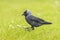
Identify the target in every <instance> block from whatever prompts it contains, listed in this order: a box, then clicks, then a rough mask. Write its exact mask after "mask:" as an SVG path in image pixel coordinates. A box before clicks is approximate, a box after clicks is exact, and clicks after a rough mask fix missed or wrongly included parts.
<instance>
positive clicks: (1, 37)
mask: <svg viewBox="0 0 60 40" xmlns="http://www.w3.org/2000/svg"><path fill="white" fill-rule="evenodd" d="M26 9H29V10H30V11H31V12H32V14H33V15H34V16H37V17H39V18H42V19H45V20H46V21H49V22H52V23H53V24H51V25H43V26H40V27H38V28H35V30H33V31H31V32H28V31H25V30H24V28H23V27H24V26H26V27H30V25H29V24H28V23H27V22H26V21H25V19H24V17H23V16H22V14H23V12H24V10H26ZM0 40H60V0H0Z"/></svg>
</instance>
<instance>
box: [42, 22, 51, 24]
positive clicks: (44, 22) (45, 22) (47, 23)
mask: <svg viewBox="0 0 60 40" xmlns="http://www.w3.org/2000/svg"><path fill="white" fill-rule="evenodd" d="M43 24H52V23H51V22H44V23H43Z"/></svg>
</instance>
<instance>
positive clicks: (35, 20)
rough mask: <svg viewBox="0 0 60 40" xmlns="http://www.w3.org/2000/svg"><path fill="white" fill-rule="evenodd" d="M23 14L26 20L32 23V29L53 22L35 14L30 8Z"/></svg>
mask: <svg viewBox="0 0 60 40" xmlns="http://www.w3.org/2000/svg"><path fill="white" fill-rule="evenodd" d="M23 15H24V16H25V19H26V21H27V22H28V23H29V24H30V25H31V28H32V30H34V27H39V26H41V25H44V24H52V23H50V22H46V21H45V20H43V19H41V18H37V17H35V16H33V15H32V14H31V12H30V11H29V10H25V11H24V13H23Z"/></svg>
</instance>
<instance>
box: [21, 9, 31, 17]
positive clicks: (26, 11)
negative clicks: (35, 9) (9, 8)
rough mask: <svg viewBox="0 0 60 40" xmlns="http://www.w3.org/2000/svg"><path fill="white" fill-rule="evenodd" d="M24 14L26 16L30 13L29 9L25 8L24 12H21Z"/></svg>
mask: <svg viewBox="0 0 60 40" xmlns="http://www.w3.org/2000/svg"><path fill="white" fill-rule="evenodd" d="M22 15H24V16H28V15H31V12H30V11H29V10H25V11H24V13H23V14H22Z"/></svg>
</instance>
